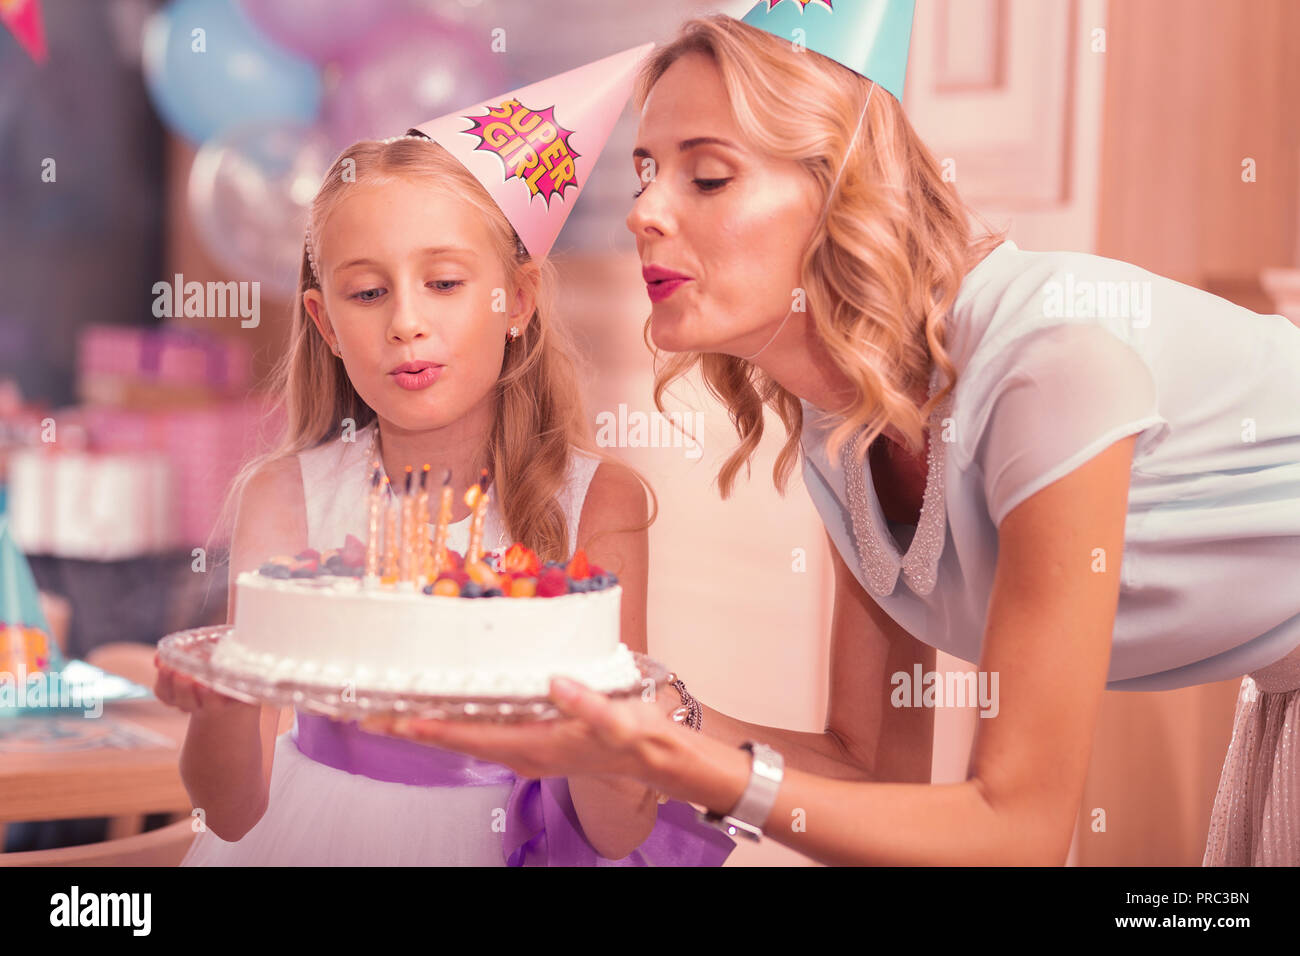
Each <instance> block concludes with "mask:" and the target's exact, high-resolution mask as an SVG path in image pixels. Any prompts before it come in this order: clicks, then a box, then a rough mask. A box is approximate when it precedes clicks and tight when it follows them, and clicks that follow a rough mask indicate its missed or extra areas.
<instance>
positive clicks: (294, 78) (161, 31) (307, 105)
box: [144, 0, 321, 143]
mask: <svg viewBox="0 0 1300 956" xmlns="http://www.w3.org/2000/svg"><path fill="white" fill-rule="evenodd" d="M144 74H145V82H146V84H147V86H148V88H149V94H150V96H151V98H152V99H153V103H154V106H155V107H156V108H157V110H158V112H159V113H160V114H161V115H162V118H163V121H164V122H166V124H167V125H168V126H169V127H170V128H171V129H173V130H175V131H176V132H178V133H180V134H181V135H183V136H184V137H185V138H186V139H188V140H190V141H191V142H193V143H202V142H204V141H205V140H207V139H210V138H211V137H213V136H216V135H218V134H220V133H221V132H223V131H224V130H227V129H229V128H230V127H232V126H238V125H240V124H242V123H250V122H255V121H258V120H278V121H280V122H297V123H310V122H311V121H313V120H314V119H315V118H316V116H317V114H318V113H319V112H320V101H321V80H320V72H319V71H318V70H317V69H316V67H315V66H313V65H312V64H310V63H308V62H306V61H305V60H300V59H298V58H297V57H295V56H293V55H292V54H289V53H286V52H285V51H284V50H282V49H280V48H279V47H277V46H274V45H273V44H272V43H271V42H270V41H268V40H266V39H265V38H264V37H263V36H262V35H261V34H260V33H258V31H257V30H256V29H255V28H254V27H253V25H252V24H251V23H250V22H249V21H248V19H247V18H245V17H244V15H243V14H242V13H241V12H240V11H239V10H238V9H237V8H236V7H235V4H234V0H173V2H171V3H169V4H168V5H167V6H166V7H164V8H163V9H162V10H159V11H158V12H157V13H155V14H153V16H151V17H150V18H149V22H148V23H147V24H146V26H145V31H144Z"/></svg>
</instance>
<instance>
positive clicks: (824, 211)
mask: <svg viewBox="0 0 1300 956" xmlns="http://www.w3.org/2000/svg"><path fill="white" fill-rule="evenodd" d="M874 92H876V81H875V80H872V81H871V89H869V90H867V98H866V100H865V101H864V102H863V104H862V112H860V113H858V125H857V126H855V127H853V135H852V136H851V137H849V148H848V149H847V150H846V151H845V153H844V159H843V160H842V161H841V162H840V169H839V172H837V173H836V174H835V181H834V182H832V183H831V188H830V191H829V192H827V193H826V202H825V203H824V204H823V205H822V212H821V215H820V216H819V217H818V219H817V228H818V229H820V228H821V227H822V224H823V223H825V222H826V216H827V214H828V213H829V212H830V209H831V200H832V199H834V198H835V190H836V189H838V188H839V186H840V177H842V176H843V175H844V167H845V166H847V165H848V164H849V157H850V156H852V155H853V147H854V146H855V145H856V144H857V142H858V133H860V132H862V121H863V120H864V119H866V117H867V107H868V106H870V105H871V94H872V93H874ZM813 231H814V232H816V231H817V230H816V229H814V230H813ZM792 315H794V308H793V307H791V309H790V311H789V312H787V313H786V314H785V318H784V319H782V320H781V324H780V325H778V326H777V327H776V331H775V332H773V333H772V337H771V338H770V339H768V340H767V343H766V344H765V345H764V346H763V347H762V348H761V349H759V350H758V351H757V352H755V353H754V354H753V355H742V356H740V359H741V361H743V362H752V361H754V359H756V358H758V357H759V356H760V355H762V354H763V353H764V352H766V351H767V347H768V346H769V345H771V344H772V343H773V342H775V341H776V337H777V336H778V335H780V334H781V331H782V330H783V329H784V328H785V324H786V323H787V322H789V321H790V316H792Z"/></svg>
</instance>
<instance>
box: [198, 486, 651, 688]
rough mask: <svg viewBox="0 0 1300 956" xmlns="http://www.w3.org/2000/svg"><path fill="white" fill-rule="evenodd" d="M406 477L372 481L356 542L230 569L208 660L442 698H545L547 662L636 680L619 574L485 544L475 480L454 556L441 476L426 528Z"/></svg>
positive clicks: (593, 680)
mask: <svg viewBox="0 0 1300 956" xmlns="http://www.w3.org/2000/svg"><path fill="white" fill-rule="evenodd" d="M426 471H427V469H426ZM384 480H385V482H386V479H384ZM407 484H408V487H407V493H406V494H404V495H390V496H389V497H388V500H387V501H386V502H385V500H384V495H383V494H375V493H372V496H371V511H370V534H369V542H368V543H367V544H363V543H362V542H361V541H360V540H359V539H358V538H356V537H355V536H353V535H348V537H347V540H346V542H345V543H344V545H343V547H342V548H339V549H335V550H331V551H326V552H325V553H323V554H322V553H319V552H317V551H314V550H307V551H303V552H300V553H299V554H296V555H293V556H292V557H290V556H280V557H277V558H273V559H271V560H270V561H268V562H266V563H264V564H263V565H262V566H261V567H260V568H258V570H257V571H255V572H254V571H246V572H243V573H241V574H240V575H239V576H238V577H237V578H236V581H235V586H236V599H235V623H234V628H233V631H232V632H231V633H230V634H229V635H228V636H227V637H226V638H224V639H222V640H221V641H220V642H219V643H218V645H217V647H216V650H215V651H214V653H213V657H212V662H213V664H215V665H217V666H219V667H222V668H225V669H228V670H231V671H234V672H237V673H243V674H252V675H256V676H258V677H261V678H265V679H269V680H273V681H277V680H282V681H289V682H295V683H305V684H312V685H326V686H339V687H341V688H351V689H353V690H355V691H365V690H372V691H378V692H395V693H402V694H412V695H421V694H432V695H439V696H448V697H492V698H500V697H505V698H532V697H545V696H547V695H548V693H549V685H550V679H551V677H552V676H554V675H562V676H565V677H570V678H573V679H574V680H577V681H579V682H581V683H583V684H585V685H587V686H588V687H591V688H592V689H594V690H599V691H602V692H610V691H615V690H624V689H629V688H633V687H635V686H636V685H637V682H638V681H639V679H640V676H641V675H640V670H639V668H638V667H637V664H636V660H635V658H634V657H633V655H632V652H631V651H630V650H629V649H628V647H627V646H626V645H624V644H623V643H622V641H621V640H620V598H621V596H622V588H621V587H620V586H619V583H618V579H617V577H615V576H614V575H612V574H608V573H606V572H605V571H604V570H603V569H601V568H600V567H598V566H596V565H593V564H591V563H589V562H588V560H587V558H586V555H585V554H584V552H582V551H581V550H579V551H578V552H577V553H575V554H574V556H573V557H572V559H571V560H569V561H568V562H565V563H560V562H555V561H546V562H543V561H541V560H539V559H538V556H537V555H536V554H535V553H534V552H532V551H531V550H530V549H528V548H526V547H524V546H523V545H522V544H519V543H516V544H513V545H511V546H510V547H509V548H508V549H506V550H505V551H504V553H501V554H492V555H485V554H483V553H482V550H481V541H480V539H481V535H479V534H477V533H476V532H475V530H474V529H481V526H482V518H481V516H482V513H483V506H484V505H485V504H486V500H487V496H486V494H485V493H484V492H483V491H481V490H477V489H478V486H473V487H471V489H470V493H467V495H466V500H467V501H471V502H473V503H474V504H475V505H476V506H477V507H476V510H475V523H474V524H473V525H471V529H472V530H471V539H470V546H469V547H468V548H467V550H466V553H465V554H464V555H463V556H462V555H461V554H459V553H458V552H456V551H454V550H452V549H450V548H447V547H446V546H445V543H444V541H445V534H444V529H445V527H446V524H447V516H448V514H449V513H450V498H449V493H448V492H447V491H446V489H444V497H443V506H442V509H441V514H440V518H439V522H438V525H437V527H438V529H439V530H438V532H437V533H436V534H435V535H434V537H433V538H432V539H430V538H429V536H428V534H427V532H425V533H421V531H420V530H419V529H426V528H427V525H426V521H425V519H426V517H427V514H426V509H427V496H426V495H424V493H423V489H422V488H421V491H420V492H419V493H418V494H417V493H414V491H413V489H412V487H411V482H410V480H409V478H408V483H407ZM421 484H422V485H423V482H422V483H421ZM378 486H379V482H378V481H376V482H375V485H374V487H378Z"/></svg>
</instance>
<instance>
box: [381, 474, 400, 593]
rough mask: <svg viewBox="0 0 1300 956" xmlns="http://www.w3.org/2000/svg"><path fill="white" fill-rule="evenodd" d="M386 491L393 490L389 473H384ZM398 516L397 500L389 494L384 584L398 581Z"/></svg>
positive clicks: (385, 523)
mask: <svg viewBox="0 0 1300 956" xmlns="http://www.w3.org/2000/svg"><path fill="white" fill-rule="evenodd" d="M384 491H385V492H386V493H387V492H391V491H392V488H391V486H390V485H389V482H388V476H387V475H384ZM397 516H398V510H397V502H396V501H394V500H392V495H391V494H389V495H388V506H387V508H386V509H385V511H384V577H383V583H384V584H394V583H396V581H397V551H398V540H397Z"/></svg>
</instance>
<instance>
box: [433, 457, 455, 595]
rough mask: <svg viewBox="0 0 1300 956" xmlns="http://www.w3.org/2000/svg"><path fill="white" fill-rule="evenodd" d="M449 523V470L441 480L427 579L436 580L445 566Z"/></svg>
mask: <svg viewBox="0 0 1300 956" xmlns="http://www.w3.org/2000/svg"><path fill="white" fill-rule="evenodd" d="M450 523H451V469H450V468H448V469H447V474H446V475H445V476H444V477H443V479H442V500H441V502H440V503H439V505H438V528H437V530H436V531H434V533H433V554H432V556H431V557H432V565H433V566H432V567H431V568H430V572H429V577H430V578H433V579H435V580H436V579H437V577H438V575H439V574H441V573H442V572H443V569H444V568H446V566H447V525H449V524H450Z"/></svg>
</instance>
